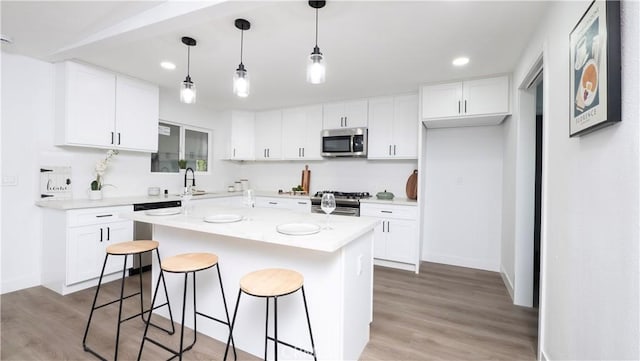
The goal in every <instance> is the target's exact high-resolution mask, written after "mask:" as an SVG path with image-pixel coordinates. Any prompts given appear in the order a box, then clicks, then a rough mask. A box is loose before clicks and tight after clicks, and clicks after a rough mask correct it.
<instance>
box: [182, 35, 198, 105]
mask: <svg viewBox="0 0 640 361" xmlns="http://www.w3.org/2000/svg"><path fill="white" fill-rule="evenodd" d="M182 43H183V44H184V45H186V46H187V77H186V78H185V79H184V81H183V82H182V85H181V86H180V101H181V102H183V103H186V104H193V103H195V102H196V85H195V84H193V82H192V81H191V76H189V67H190V65H191V47H192V46H196V41H195V39H193V38H190V37H188V36H183V37H182Z"/></svg>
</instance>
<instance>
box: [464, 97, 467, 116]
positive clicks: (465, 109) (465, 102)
mask: <svg viewBox="0 0 640 361" xmlns="http://www.w3.org/2000/svg"><path fill="white" fill-rule="evenodd" d="M464 113H465V114H467V100H466V99H465V100H464Z"/></svg>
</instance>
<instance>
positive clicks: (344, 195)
mask: <svg viewBox="0 0 640 361" xmlns="http://www.w3.org/2000/svg"><path fill="white" fill-rule="evenodd" d="M324 193H332V194H333V196H334V197H335V198H336V199H356V200H357V199H363V198H369V197H371V194H369V192H337V191H321V192H316V194H315V195H314V196H313V197H314V198H322V194H324Z"/></svg>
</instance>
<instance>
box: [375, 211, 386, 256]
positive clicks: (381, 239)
mask: <svg viewBox="0 0 640 361" xmlns="http://www.w3.org/2000/svg"><path fill="white" fill-rule="evenodd" d="M385 227H386V221H384V220H383V221H382V222H380V223H379V224H378V225H377V226H376V228H374V229H373V257H374V258H379V259H387V233H386V232H384V229H385Z"/></svg>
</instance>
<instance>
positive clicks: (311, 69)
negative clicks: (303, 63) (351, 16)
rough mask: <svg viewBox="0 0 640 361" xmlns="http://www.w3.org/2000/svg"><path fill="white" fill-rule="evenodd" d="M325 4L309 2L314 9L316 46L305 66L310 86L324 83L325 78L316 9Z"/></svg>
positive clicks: (322, 2) (311, 0)
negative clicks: (319, 45) (319, 46)
mask: <svg viewBox="0 0 640 361" xmlns="http://www.w3.org/2000/svg"><path fill="white" fill-rule="evenodd" d="M326 3H327V2H326V1H314V0H309V6H311V7H312V8H314V9H316V46H315V47H314V48H313V52H312V53H311V55H309V62H308V64H307V82H309V83H311V84H321V83H324V78H325V64H324V62H323V60H324V58H323V56H322V53H321V52H320V48H318V9H320V8H323V7H324V6H325V4H326Z"/></svg>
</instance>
